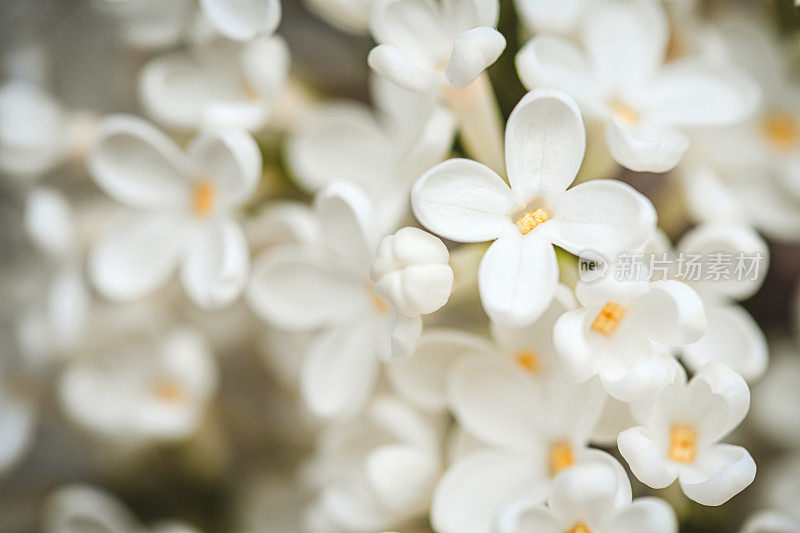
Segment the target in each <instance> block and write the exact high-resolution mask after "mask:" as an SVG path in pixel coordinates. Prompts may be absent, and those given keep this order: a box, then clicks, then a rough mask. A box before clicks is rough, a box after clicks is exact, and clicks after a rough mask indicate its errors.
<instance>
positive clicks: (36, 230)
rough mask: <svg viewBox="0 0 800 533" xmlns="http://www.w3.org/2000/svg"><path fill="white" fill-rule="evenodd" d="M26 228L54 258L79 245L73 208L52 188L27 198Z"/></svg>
mask: <svg viewBox="0 0 800 533" xmlns="http://www.w3.org/2000/svg"><path fill="white" fill-rule="evenodd" d="M25 229H26V230H27V232H28V235H29V236H30V238H31V240H33V242H34V244H36V246H38V247H39V248H40V249H41V250H42V251H44V252H45V253H48V254H50V255H52V256H55V257H63V256H64V255H65V254H67V253H69V252H70V251H71V250H73V248H74V247H75V246H76V245H77V242H76V237H77V236H76V235H75V220H74V214H73V212H72V208H71V207H70V205H69V203H67V201H66V199H65V198H64V197H63V196H62V195H61V194H59V193H58V192H56V191H55V190H53V189H50V188H45V187H37V188H36V189H34V190H32V191H31V192H30V194H29V195H28V198H27V199H26V200H25Z"/></svg>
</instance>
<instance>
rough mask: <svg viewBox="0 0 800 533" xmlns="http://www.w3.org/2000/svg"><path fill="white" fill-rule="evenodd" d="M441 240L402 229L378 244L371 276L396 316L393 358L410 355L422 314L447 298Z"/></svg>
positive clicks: (448, 274) (449, 279) (448, 280)
mask: <svg viewBox="0 0 800 533" xmlns="http://www.w3.org/2000/svg"><path fill="white" fill-rule="evenodd" d="M449 259H450V254H449V253H448V251H447V247H446V246H445V245H444V243H443V242H442V241H440V240H439V239H437V238H436V237H434V236H433V235H431V234H430V233H426V232H424V231H422V230H420V229H417V228H412V227H405V228H401V229H399V230H398V231H397V232H396V233H395V234H393V235H387V236H386V237H384V238H383V239H381V241H380V243H378V249H377V252H376V254H375V259H374V261H373V262H372V267H371V268H370V277H371V279H372V281H373V282H374V283H375V288H374V290H375V294H376V295H377V296H378V297H379V298H382V299H383V300H385V301H386V302H387V303H388V304H389V305H390V306H391V307H392V309H394V310H395V312H396V313H397V315H398V316H397V319H396V321H395V324H394V327H393V329H392V358H393V359H395V360H396V359H401V358H404V357H407V356H409V355H411V353H413V352H414V350H415V349H416V346H417V341H419V338H420V335H422V315H429V314H431V313H433V312H434V311H437V310H438V309H440V308H441V307H443V306H444V304H446V303H447V300H448V298H450V292H451V291H452V289H453V269H452V268H451V267H450V265H449V263H448V262H449Z"/></svg>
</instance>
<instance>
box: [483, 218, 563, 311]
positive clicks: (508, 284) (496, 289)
mask: <svg viewBox="0 0 800 533" xmlns="http://www.w3.org/2000/svg"><path fill="white" fill-rule="evenodd" d="M557 288H558V261H557V259H556V252H555V249H554V248H553V246H552V245H551V244H550V243H549V242H547V241H545V240H543V239H540V238H538V236H536V235H527V236H524V237H523V236H522V235H521V234H520V233H519V232H517V233H516V234H515V233H510V234H507V235H505V236H503V237H501V238H499V239H498V240H496V241H495V242H493V243H492V245H491V246H489V249H488V250H486V253H485V254H484V255H483V259H481V264H480V266H479V267H478V289H479V291H480V297H481V303H482V304H483V309H484V310H485V311H486V314H488V315H489V318H491V319H492V320H493V321H495V322H499V323H501V324H506V325H508V326H524V325H526V324H530V323H531V322H533V321H534V320H536V319H537V318H538V317H539V316H540V315H541V314H542V313H543V312H544V311H545V310H546V309H547V308H548V307H549V306H550V302H552V301H553V297H554V295H555V292H556V289H557Z"/></svg>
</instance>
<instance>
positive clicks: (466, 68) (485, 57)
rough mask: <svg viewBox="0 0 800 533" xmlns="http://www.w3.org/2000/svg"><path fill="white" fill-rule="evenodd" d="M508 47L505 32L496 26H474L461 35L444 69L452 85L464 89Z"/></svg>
mask: <svg viewBox="0 0 800 533" xmlns="http://www.w3.org/2000/svg"><path fill="white" fill-rule="evenodd" d="M505 47H506V39H505V37H503V34H502V33H500V32H499V31H497V30H495V29H494V28H489V27H486V26H482V27H480V28H472V29H471V30H467V31H465V32H464V33H462V34H461V35H459V36H458V37H457V38H456V40H455V42H454V43H453V53H452V54H451V55H450V61H449V62H448V63H447V67H446V68H445V70H444V74H445V76H447V79H448V81H449V82H450V85H452V86H453V88H455V89H463V88H464V87H466V86H467V85H469V84H470V83H472V82H473V81H475V78H477V77H478V76H479V75H480V73H481V72H483V71H484V70H486V69H487V68H489V66H490V65H492V63H494V62H495V61H497V58H498V57H500V54H502V53H503V50H504V49H505Z"/></svg>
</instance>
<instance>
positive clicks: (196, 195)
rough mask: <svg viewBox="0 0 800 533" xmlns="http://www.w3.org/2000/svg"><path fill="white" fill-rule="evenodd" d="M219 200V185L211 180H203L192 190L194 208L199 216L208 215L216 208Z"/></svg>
mask: <svg viewBox="0 0 800 533" xmlns="http://www.w3.org/2000/svg"><path fill="white" fill-rule="evenodd" d="M216 200H217V187H216V186H215V185H214V183H213V182H211V181H209V180H201V181H199V182H197V184H196V185H195V186H194V191H193V192H192V209H193V210H194V213H195V214H196V215H197V216H201V217H207V216H208V215H210V214H211V213H212V211H213V210H214V204H215V203H216Z"/></svg>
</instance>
